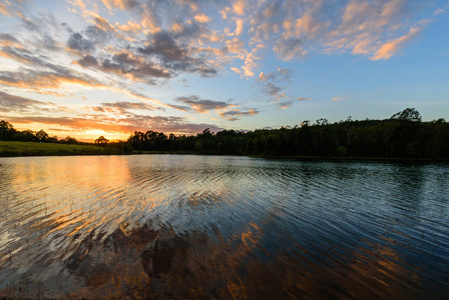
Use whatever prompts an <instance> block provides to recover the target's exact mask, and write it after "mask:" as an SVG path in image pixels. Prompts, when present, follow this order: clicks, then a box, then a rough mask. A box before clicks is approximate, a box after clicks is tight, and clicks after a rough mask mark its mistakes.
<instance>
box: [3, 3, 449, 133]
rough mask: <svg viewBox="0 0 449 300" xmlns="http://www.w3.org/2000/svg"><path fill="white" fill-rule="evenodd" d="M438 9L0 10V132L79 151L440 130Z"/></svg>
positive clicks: (443, 50)
mask: <svg viewBox="0 0 449 300" xmlns="http://www.w3.org/2000/svg"><path fill="white" fill-rule="evenodd" d="M448 13H449V2H447V1H446V0H445V1H439V0H426V1H422V0H416V1H415V0H284V1H276V0H274V1H267V0H259V1H256V0H234V1H224V0H192V1H188V0H98V1H94V0H66V1H63V0H57V1H56V0H54V1H52V0H34V1H33V0H15V1H14V0H0V120H6V121H8V122H10V123H11V124H13V125H14V127H15V128H16V129H19V130H23V129H31V130H36V131H37V130H40V129H44V130H45V131H46V132H47V133H48V134H49V135H50V136H57V137H58V138H65V137H66V136H71V137H75V138H77V139H79V140H84V141H93V140H94V139H96V138H98V137H99V136H100V135H103V136H105V137H106V138H108V139H111V140H114V139H123V140H124V139H127V138H128V137H129V136H130V134H132V133H133V132H134V131H147V130H153V131H157V132H164V133H166V134H169V133H174V134H176V135H182V134H185V135H192V134H196V133H199V132H202V131H203V130H204V129H206V128H210V130H211V131H212V132H218V131H221V130H224V129H234V130H255V129H262V128H279V127H281V126H295V125H299V124H300V123H302V122H303V121H305V120H309V121H310V123H311V124H313V123H314V122H315V121H316V120H317V119H320V118H326V119H327V120H328V121H329V122H338V121H340V120H346V119H347V118H348V117H352V119H358V120H360V119H366V118H369V119H386V118H389V117H391V116H392V115H393V114H395V113H396V112H399V111H402V110H403V109H405V108H408V107H412V108H416V109H417V110H418V111H419V112H420V113H421V115H422V118H423V120H424V121H431V120H435V119H439V118H445V119H446V120H449V18H448V15H449V14H448Z"/></svg>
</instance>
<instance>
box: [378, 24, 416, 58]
mask: <svg viewBox="0 0 449 300" xmlns="http://www.w3.org/2000/svg"><path fill="white" fill-rule="evenodd" d="M420 32H421V28H411V29H410V31H409V32H408V33H407V34H406V35H404V36H401V37H400V38H398V39H395V40H392V41H389V42H386V43H385V44H383V45H382V46H381V47H380V48H379V49H378V50H377V51H376V53H375V54H374V55H373V56H372V57H371V58H370V59H371V60H381V59H383V60H386V59H389V58H391V57H392V56H393V55H394V54H395V53H396V52H397V51H398V50H400V49H402V48H404V47H405V45H406V44H407V43H408V42H409V41H410V40H412V39H413V38H414V37H415V36H416V35H418V34H419V33H420Z"/></svg>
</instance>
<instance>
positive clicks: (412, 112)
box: [391, 108, 421, 122]
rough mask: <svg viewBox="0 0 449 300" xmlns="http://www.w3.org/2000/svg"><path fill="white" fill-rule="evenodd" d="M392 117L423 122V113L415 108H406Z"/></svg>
mask: <svg viewBox="0 0 449 300" xmlns="http://www.w3.org/2000/svg"><path fill="white" fill-rule="evenodd" d="M391 119H396V120H399V121H408V122H421V114H420V113H419V111H417V110H416V109H415V108H406V109H404V110H403V111H400V112H397V113H395V114H394V115H392V116H391Z"/></svg>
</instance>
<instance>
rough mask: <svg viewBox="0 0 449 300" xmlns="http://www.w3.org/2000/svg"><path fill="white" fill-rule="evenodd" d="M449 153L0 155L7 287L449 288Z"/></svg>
mask: <svg viewBox="0 0 449 300" xmlns="http://www.w3.org/2000/svg"><path fill="white" fill-rule="evenodd" d="M448 224H449V168H448V165H447V164H437V163H428V164H411V163H401V162H380V161H325V160H308V161H299V160H288V159H278V160H275V159H262V158H248V157H227V156H194V155H135V156H80V157H25V158H0V295H1V296H14V297H32V298H42V297H52V298H59V297H86V298H89V297H92V298H95V297H102V296H108V297H126V296H128V297H133V298H138V297H141V298H222V299H230V298H236V299H242V298H252V299H260V298H278V299H284V298H309V297H310V298H356V299H360V298H376V299H378V298H402V299H409V298H447V297H449V231H448V228H449V227H448Z"/></svg>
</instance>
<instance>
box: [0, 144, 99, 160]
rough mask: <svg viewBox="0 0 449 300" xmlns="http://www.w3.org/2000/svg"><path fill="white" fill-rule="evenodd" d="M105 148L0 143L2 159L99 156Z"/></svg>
mask: <svg viewBox="0 0 449 300" xmlns="http://www.w3.org/2000/svg"><path fill="white" fill-rule="evenodd" d="M103 152H104V148H102V147H99V146H93V145H92V146H91V145H70V144H56V143H35V142H16V141H0V157H14V156H59V155H99V154H102V153H103Z"/></svg>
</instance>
